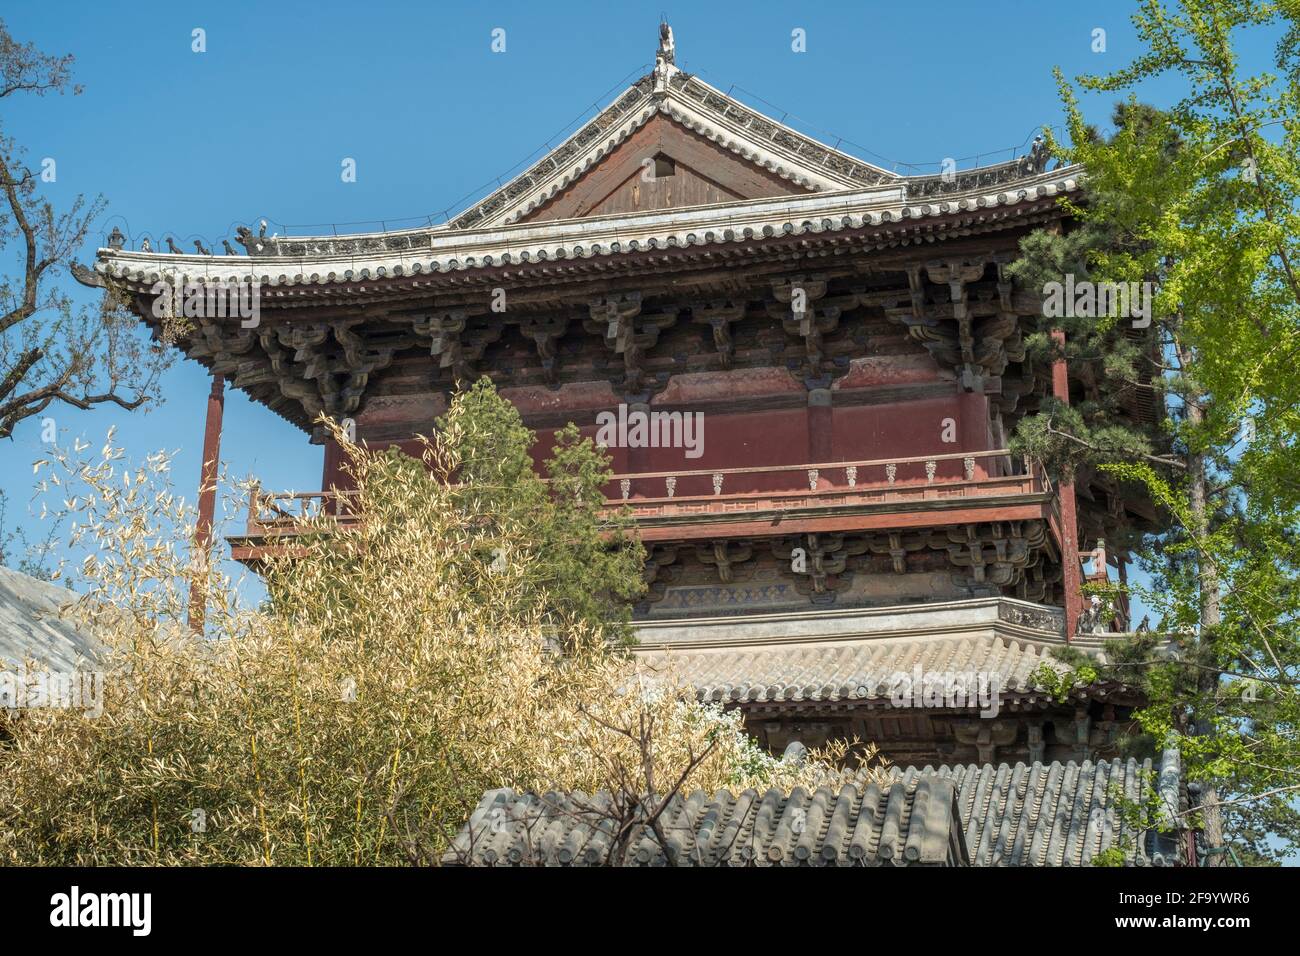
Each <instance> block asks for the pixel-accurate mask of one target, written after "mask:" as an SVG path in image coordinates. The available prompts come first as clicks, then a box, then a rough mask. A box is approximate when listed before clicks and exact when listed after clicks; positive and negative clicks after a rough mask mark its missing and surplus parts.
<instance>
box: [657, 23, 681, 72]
mask: <svg viewBox="0 0 1300 956" xmlns="http://www.w3.org/2000/svg"><path fill="white" fill-rule="evenodd" d="M676 49H677V48H676V46H675V45H674V44H673V28H672V27H670V26H669V25H668V24H667V23H661V24H659V52H658V53H656V54H655V65H656V66H658V65H659V64H660V63H672V64H674V65H676V63H677V60H676Z"/></svg>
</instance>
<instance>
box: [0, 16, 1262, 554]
mask: <svg viewBox="0 0 1300 956" xmlns="http://www.w3.org/2000/svg"><path fill="white" fill-rule="evenodd" d="M661 7H662V10H663V12H664V13H666V14H667V17H668V19H669V21H670V22H671V23H672V25H673V28H674V31H675V34H676V41H677V50H678V65H679V66H681V67H682V68H684V69H686V70H688V71H690V72H694V73H698V74H699V75H700V76H701V77H702V78H703V79H705V80H706V81H707V82H709V83H712V84H713V85H715V86H718V87H720V88H721V89H723V90H731V91H732V92H733V94H734V95H736V96H738V97H739V98H740V99H742V100H746V101H747V102H749V103H750V104H751V105H753V106H756V107H758V108H760V109H763V110H764V111H767V112H769V113H773V115H775V116H777V117H778V118H779V117H781V116H782V114H783V113H788V114H789V115H788V116H787V117H786V118H787V121H789V122H791V123H792V125H795V126H797V127H799V128H801V129H803V130H804V131H805V132H808V133H810V134H812V135H815V136H818V137H819V138H822V139H825V140H827V141H829V142H830V143H832V144H833V143H835V142H836V141H837V140H839V139H843V140H844V143H843V145H842V148H844V149H845V150H846V151H848V152H855V153H858V154H859V155H861V156H863V158H865V159H868V160H871V161H872V162H876V163H878V164H880V165H885V166H887V167H892V166H893V164H894V163H895V162H899V163H905V164H914V165H917V166H922V167H923V168H925V169H926V170H927V171H934V170H935V169H936V168H937V164H938V163H940V162H941V161H942V160H943V159H944V158H945V157H954V158H958V159H959V160H961V161H960V162H959V165H960V166H962V167H965V166H968V165H972V164H973V161H972V160H968V159H966V158H967V157H974V156H976V155H982V156H983V162H986V163H987V162H996V161H998V160H1000V159H1005V158H1010V156H1011V155H1012V148H1013V147H1019V148H1020V149H1021V151H1022V152H1023V149H1024V146H1025V144H1026V143H1027V142H1028V141H1029V140H1030V139H1031V138H1032V136H1033V134H1034V132H1035V130H1036V129H1037V128H1039V127H1040V126H1041V125H1043V124H1058V123H1060V121H1061V111H1060V106H1059V102H1058V99H1057V93H1056V89H1055V84H1054V82H1053V79H1052V74H1051V71H1052V68H1053V67H1056V66H1060V67H1061V68H1062V69H1064V70H1065V72H1066V73H1067V75H1070V76H1073V75H1075V74H1077V73H1080V72H1085V71H1099V72H1100V71H1106V70H1110V69H1114V68H1116V67H1118V66H1120V65H1122V64H1124V63H1126V62H1128V60H1129V59H1130V58H1131V57H1132V55H1133V54H1134V53H1135V52H1136V44H1135V40H1134V34H1133V30H1132V27H1131V25H1130V23H1129V20H1128V17H1129V15H1130V13H1131V10H1132V7H1133V5H1132V4H1131V3H1129V2H1120V0H1104V2H1090V3H1088V4H1077V3H1065V2H1057V0H1037V2H1034V0H1020V2H1017V0H1000V2H999V0H985V2H980V3H970V2H957V0H954V2H947V3H945V2H930V3H926V4H924V5H920V4H899V3H881V2H857V3H812V4H805V5H798V6H796V5H793V4H789V3H771V2H752V3H745V4H743V5H738V4H720V3H719V4H714V3H700V2H692V3H671V2H668V0H659V3H658V4H656V5H655V6H653V7H652V6H644V5H637V4H624V3H609V2H604V3H592V2H582V3H578V2H557V3H550V4H535V3H513V2H497V3H492V4H480V5H477V6H473V7H471V6H469V5H461V4H445V3H427V2H426V3H391V2H381V0H371V2H368V3H364V4H357V3H351V2H349V3H343V2H331V0H318V2H312V3H296V2H277V3H265V2H249V3H239V2H223V3H221V4H219V5H217V4H213V5H205V4H178V3H175V2H172V3H166V4H164V3H150V2H135V3H131V4H129V5H125V6H124V5H111V4H85V3H61V2H56V0H44V2H42V3H40V4H25V5H22V6H20V7H17V8H12V9H9V10H6V11H5V12H4V14H3V16H4V19H5V21H6V23H7V25H8V28H9V30H10V32H11V33H12V34H13V35H14V36H15V37H16V38H17V39H19V40H20V41H26V40H32V41H35V42H36V43H37V44H38V45H39V46H40V47H41V48H42V49H43V50H44V51H45V52H47V53H72V54H74V55H75V57H76V64H75V67H74V70H75V79H76V81H77V82H79V83H81V84H83V85H84V87H85V92H84V93H83V94H82V95H81V96H77V97H73V96H63V97H47V98H45V99H40V100H37V99H28V100H18V101H11V102H8V103H6V110H5V114H4V127H5V130H6V132H7V133H8V134H9V135H11V136H14V137H15V138H16V139H17V140H18V142H19V143H21V144H23V145H24V146H26V147H27V150H28V159H29V161H30V162H32V163H37V164H38V163H39V162H40V160H41V159H42V158H44V157H53V158H55V159H56V160H57V163H58V180H57V182H56V183H53V184H49V185H47V186H45V187H44V188H45V191H46V194H47V195H48V196H49V198H50V199H51V200H52V201H53V202H54V203H55V204H56V207H58V208H65V207H66V206H67V204H68V203H70V202H71V200H72V199H73V198H74V197H75V196H76V194H78V193H85V194H87V195H90V196H93V195H95V194H103V195H104V196H105V197H106V198H107V199H108V201H109V204H110V205H109V210H108V218H106V219H105V221H104V223H103V228H102V231H101V233H100V235H98V236H95V237H94V241H93V242H91V243H89V244H88V246H87V248H86V249H85V250H84V252H83V253H82V256H81V258H82V261H83V262H85V261H89V260H90V259H91V258H92V257H93V249H94V246H95V245H97V244H100V242H101V236H102V235H104V234H107V232H108V231H109V229H111V228H112V226H113V225H114V224H117V225H119V226H120V228H121V229H122V230H123V232H125V233H127V235H128V236H130V237H131V239H132V240H133V242H132V246H133V247H134V245H135V240H136V239H137V237H139V236H140V235H142V234H145V233H148V234H151V235H152V236H154V237H155V242H157V241H158V237H160V236H161V235H163V234H168V233H170V234H174V235H176V236H177V237H178V238H180V239H182V240H183V245H184V247H185V248H186V249H189V248H190V239H192V238H202V239H203V240H204V244H205V245H208V246H212V247H218V248H219V246H220V240H221V239H222V238H223V237H232V238H233V233H234V227H235V225H236V224H238V223H254V222H256V220H258V219H259V218H266V219H268V220H270V221H271V222H272V223H273V225H272V229H274V230H276V231H279V232H280V233H281V234H291V233H303V232H306V231H312V232H328V231H329V229H330V228H331V227H332V224H338V225H339V228H340V231H343V230H344V229H350V230H354V229H356V228H372V227H377V226H378V220H384V221H386V222H387V224H388V225H390V226H400V225H412V224H414V223H415V222H417V221H422V220H423V219H424V217H426V216H429V215H434V216H435V218H437V217H439V216H440V215H441V214H442V212H443V211H444V210H449V209H450V210H451V211H453V212H454V211H456V209H458V208H460V207H463V206H465V205H467V204H468V202H469V200H470V199H472V198H475V197H477V196H478V195H481V194H483V193H484V192H485V191H486V189H485V187H486V186H488V185H489V184H492V182H493V180H494V179H495V177H497V176H498V175H500V176H503V177H504V176H505V175H506V174H508V173H510V172H511V171H512V170H514V168H515V167H516V166H518V165H519V164H520V163H521V162H522V161H524V160H527V159H529V158H532V157H534V156H536V155H538V154H539V152H540V151H542V150H543V149H544V144H545V143H546V142H547V141H550V142H552V143H557V142H558V141H559V140H560V139H562V138H563V136H564V135H567V133H568V132H570V131H571V130H572V128H573V123H574V121H576V120H578V119H582V118H586V117H587V116H589V115H590V114H591V112H592V108H593V107H597V106H600V105H603V104H604V103H605V102H607V101H608V100H609V99H610V98H611V97H612V96H613V95H614V94H615V93H617V92H618V91H619V90H621V89H622V88H624V87H625V86H626V85H627V84H628V83H629V82H630V81H631V80H632V79H633V78H634V77H635V76H637V75H639V74H640V73H642V72H645V71H646V70H648V69H649V67H650V66H651V65H652V64H653V59H654V51H655V46H656V42H657V23H658V20H659V15H660V9H661ZM196 28H201V29H203V30H204V31H206V44H207V50H206V52H204V53H195V52H193V51H192V50H191V44H192V31H193V30H194V29H196ZM496 28H501V29H503V30H505V39H506V50H505V52H504V53H493V52H492V49H491V40H492V31H493V30H494V29H496ZM796 28H801V29H803V30H804V31H805V33H806V37H807V51H806V52H804V53H795V52H793V51H792V50H791V31H792V30H794V29H796ZM1098 28H1100V29H1104V30H1105V31H1106V51H1105V52H1104V53H1095V52H1093V50H1092V47H1093V45H1094V32H1093V31H1094V30H1096V29H1098ZM1268 52H1269V51H1268V50H1267V49H1264V48H1259V49H1255V50H1251V49H1249V48H1246V49H1244V50H1243V54H1244V56H1245V58H1246V59H1247V60H1248V61H1249V60H1251V59H1254V60H1255V61H1256V62H1263V60H1264V57H1265V55H1266V54H1267V53H1268ZM733 87H734V88H733ZM1170 92H1171V90H1170V88H1167V87H1165V88H1162V87H1161V86H1156V87H1154V88H1153V89H1151V90H1149V91H1147V98H1149V99H1150V100H1152V101H1154V102H1157V103H1160V102H1167V101H1168V98H1169V95H1170ZM760 98H761V99H760ZM1084 103H1085V106H1087V107H1088V108H1089V110H1090V111H1091V112H1092V113H1093V115H1094V116H1095V118H1096V120H1097V121H1099V122H1104V121H1105V120H1106V119H1107V118H1108V116H1109V102H1108V101H1105V100H1098V99H1096V98H1085V100H1084ZM864 150H869V152H866V151H864ZM345 157H351V158H353V159H355V160H356V164H357V181H356V182H355V183H344V182H342V181H341V178H340V175H339V172H340V163H341V162H342V160H343V159H344V158H345ZM308 224H312V226H311V228H310V229H304V228H301V227H302V226H305V225H308ZM344 224H352V225H346V226H345V225H344ZM358 224H360V225H358ZM295 227H296V228H295ZM14 251H15V250H14V249H13V248H12V246H11V247H10V248H9V249H6V250H5V252H4V253H3V259H4V266H5V267H6V268H10V266H11V257H12V255H13V253H14ZM70 281H71V280H68V282H69V283H70ZM208 387H209V386H208V379H207V377H206V376H205V374H204V372H203V370H202V369H201V368H200V367H199V366H198V365H197V364H196V363H193V362H189V361H180V362H178V363H177V364H176V365H175V366H174V367H173V369H172V370H171V371H170V372H169V373H168V375H167V376H166V378H165V380H164V383H163V395H164V401H163V403H162V405H161V406H160V407H158V408H156V409H154V410H152V411H150V412H148V413H147V414H141V413H138V412H137V413H132V414H128V413H125V412H121V411H118V410H114V409H111V408H99V409H96V410H95V411H93V412H89V413H82V412H77V411H75V410H72V409H68V408H62V409H58V410H56V411H54V413H53V414H54V417H55V419H56V422H57V426H58V428H59V432H60V442H61V443H64V444H66V443H68V442H69V441H70V440H71V439H72V437H74V436H77V435H82V436H85V437H87V438H88V439H89V440H91V441H92V442H94V443H95V444H96V445H98V443H99V442H100V441H101V440H102V438H103V435H104V433H105V431H106V430H107V429H108V428H109V426H116V427H117V429H118V435H119V438H120V440H121V441H122V442H123V443H124V444H125V446H126V448H127V449H128V452H129V453H130V454H132V455H133V456H143V455H144V454H146V453H148V452H151V451H153V450H156V449H159V448H165V449H168V450H172V451H175V452H176V460H175V469H176V471H175V473H176V476H177V479H178V481H179V484H180V487H181V490H184V491H187V492H188V491H189V490H190V489H191V488H193V487H194V486H195V485H196V484H197V480H198V472H199V457H200V451H201V444H202V436H203V412H204V406H205V400H206V395H207V391H208ZM39 439H40V427H39V425H38V424H37V423H36V422H35V421H29V422H28V423H27V424H26V425H24V426H20V428H19V430H18V433H17V436H16V438H15V439H14V440H13V441H10V442H0V488H3V489H5V490H6V492H8V494H9V498H10V501H11V514H10V520H11V522H12V520H13V519H15V518H17V519H19V520H20V521H21V522H23V523H25V524H26V525H28V527H29V530H30V531H31V532H32V533H35V534H39V528H38V527H36V521H35V519H34V518H32V517H31V516H29V515H26V514H25V512H26V510H27V502H28V500H29V497H30V493H31V487H32V473H31V462H32V461H33V460H34V459H35V458H37V457H40V456H41V454H42V451H43V449H42V446H41V444H40V441H39ZM222 457H223V459H224V460H225V461H226V462H227V463H228V466H229V469H230V471H231V473H232V474H235V475H254V476H256V477H257V478H259V479H260V480H261V482H262V484H263V485H264V486H266V487H269V488H275V489H294V490H314V489H315V488H317V487H318V486H319V484H320V471H321V451H320V449H319V448H318V447H315V446H312V445H310V444H309V443H308V441H307V438H306V436H305V435H303V434H302V433H301V432H299V431H297V430H296V429H294V428H292V427H291V426H289V425H288V424H286V423H285V422H283V421H282V420H280V419H279V418H278V417H277V416H275V415H273V414H271V413H270V412H268V411H267V410H266V409H264V408H262V407H261V406H255V405H252V404H250V403H249V402H248V401H246V400H245V399H244V398H243V396H242V395H241V394H239V393H231V394H230V395H229V396H228V398H227V403H226V414H225V430H224V435H223V444H222ZM191 493H192V492H191Z"/></svg>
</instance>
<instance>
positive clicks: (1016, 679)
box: [637, 637, 1059, 703]
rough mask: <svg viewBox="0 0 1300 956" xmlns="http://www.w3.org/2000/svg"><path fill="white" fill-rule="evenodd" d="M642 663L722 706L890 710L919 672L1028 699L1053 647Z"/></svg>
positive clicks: (862, 650)
mask: <svg viewBox="0 0 1300 956" xmlns="http://www.w3.org/2000/svg"><path fill="white" fill-rule="evenodd" d="M637 656H638V657H639V658H640V659H641V661H642V662H643V663H644V665H645V666H646V667H647V668H648V669H650V670H653V671H662V672H664V673H671V674H673V675H674V676H676V677H677V678H678V679H680V680H684V681H686V682H687V683H689V684H691V685H692V686H694V687H695V689H696V692H697V693H698V694H699V696H700V698H701V699H702V700H709V701H719V702H723V703H774V702H779V701H795V702H804V701H867V702H870V701H883V702H888V701H889V699H890V696H891V688H892V687H893V686H894V675H895V674H907V675H911V674H913V673H914V671H915V669H916V668H920V670H921V671H922V672H923V673H928V674H944V673H953V674H969V673H984V674H996V675H997V676H998V683H999V691H1000V693H1002V694H1030V693H1033V692H1034V688H1033V686H1032V684H1031V682H1030V680H1029V676H1030V675H1031V674H1032V673H1033V672H1034V671H1035V670H1036V669H1037V668H1038V667H1039V666H1040V665H1042V664H1045V663H1051V662H1053V659H1052V657H1051V647H1050V646H1048V645H1043V644H1036V643H1034V642H1032V641H1024V642H1021V641H1016V640H1007V639H1003V638H999V637H958V638H931V639H927V640H865V641H841V642H837V643H830V644H791V645H779V644H777V645H770V644H769V645H764V646H757V645H752V646H748V647H742V648H734V647H731V648H728V647H718V648H689V649H686V648H682V649H677V648H674V649H672V650H671V651H669V650H660V649H654V650H642V651H639V652H638V655H637ZM1057 666H1059V665H1057ZM926 679H929V678H926Z"/></svg>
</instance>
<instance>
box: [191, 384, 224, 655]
mask: <svg viewBox="0 0 1300 956" xmlns="http://www.w3.org/2000/svg"><path fill="white" fill-rule="evenodd" d="M225 385H226V379H225V376H222V375H213V376H212V391H211V392H209V393H208V415H207V421H206V423H205V425H204V428H203V464H202V466H201V468H200V470H199V516H198V521H197V523H196V524H195V526H194V546H195V551H196V552H198V553H200V554H204V555H207V554H210V552H211V550H212V524H213V521H214V518H215V515H216V510H217V466H218V461H219V459H220V457H221V416H222V413H223V412H224V411H225V405H226V397H225ZM206 598H207V594H206V588H205V587H204V583H203V580H202V578H201V577H200V576H199V575H196V576H195V578H194V580H193V581H192V582H191V583H190V627H192V628H193V629H194V630H195V631H202V630H203V611H204V604H205V602H206Z"/></svg>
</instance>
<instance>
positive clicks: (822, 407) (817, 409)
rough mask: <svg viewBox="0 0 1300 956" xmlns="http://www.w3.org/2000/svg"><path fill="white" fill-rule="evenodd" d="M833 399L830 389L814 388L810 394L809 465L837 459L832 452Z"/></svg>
mask: <svg viewBox="0 0 1300 956" xmlns="http://www.w3.org/2000/svg"><path fill="white" fill-rule="evenodd" d="M832 398H833V393H832V392H831V390H830V389H829V388H814V389H812V390H811V391H809V392H808V462H809V464H821V463H822V462H827V461H831V460H832V459H833V458H834V457H835V455H834V452H833V451H832V449H833V447H834V444H835V434H834V430H833V415H834V412H833V411H832V408H831V402H832Z"/></svg>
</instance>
